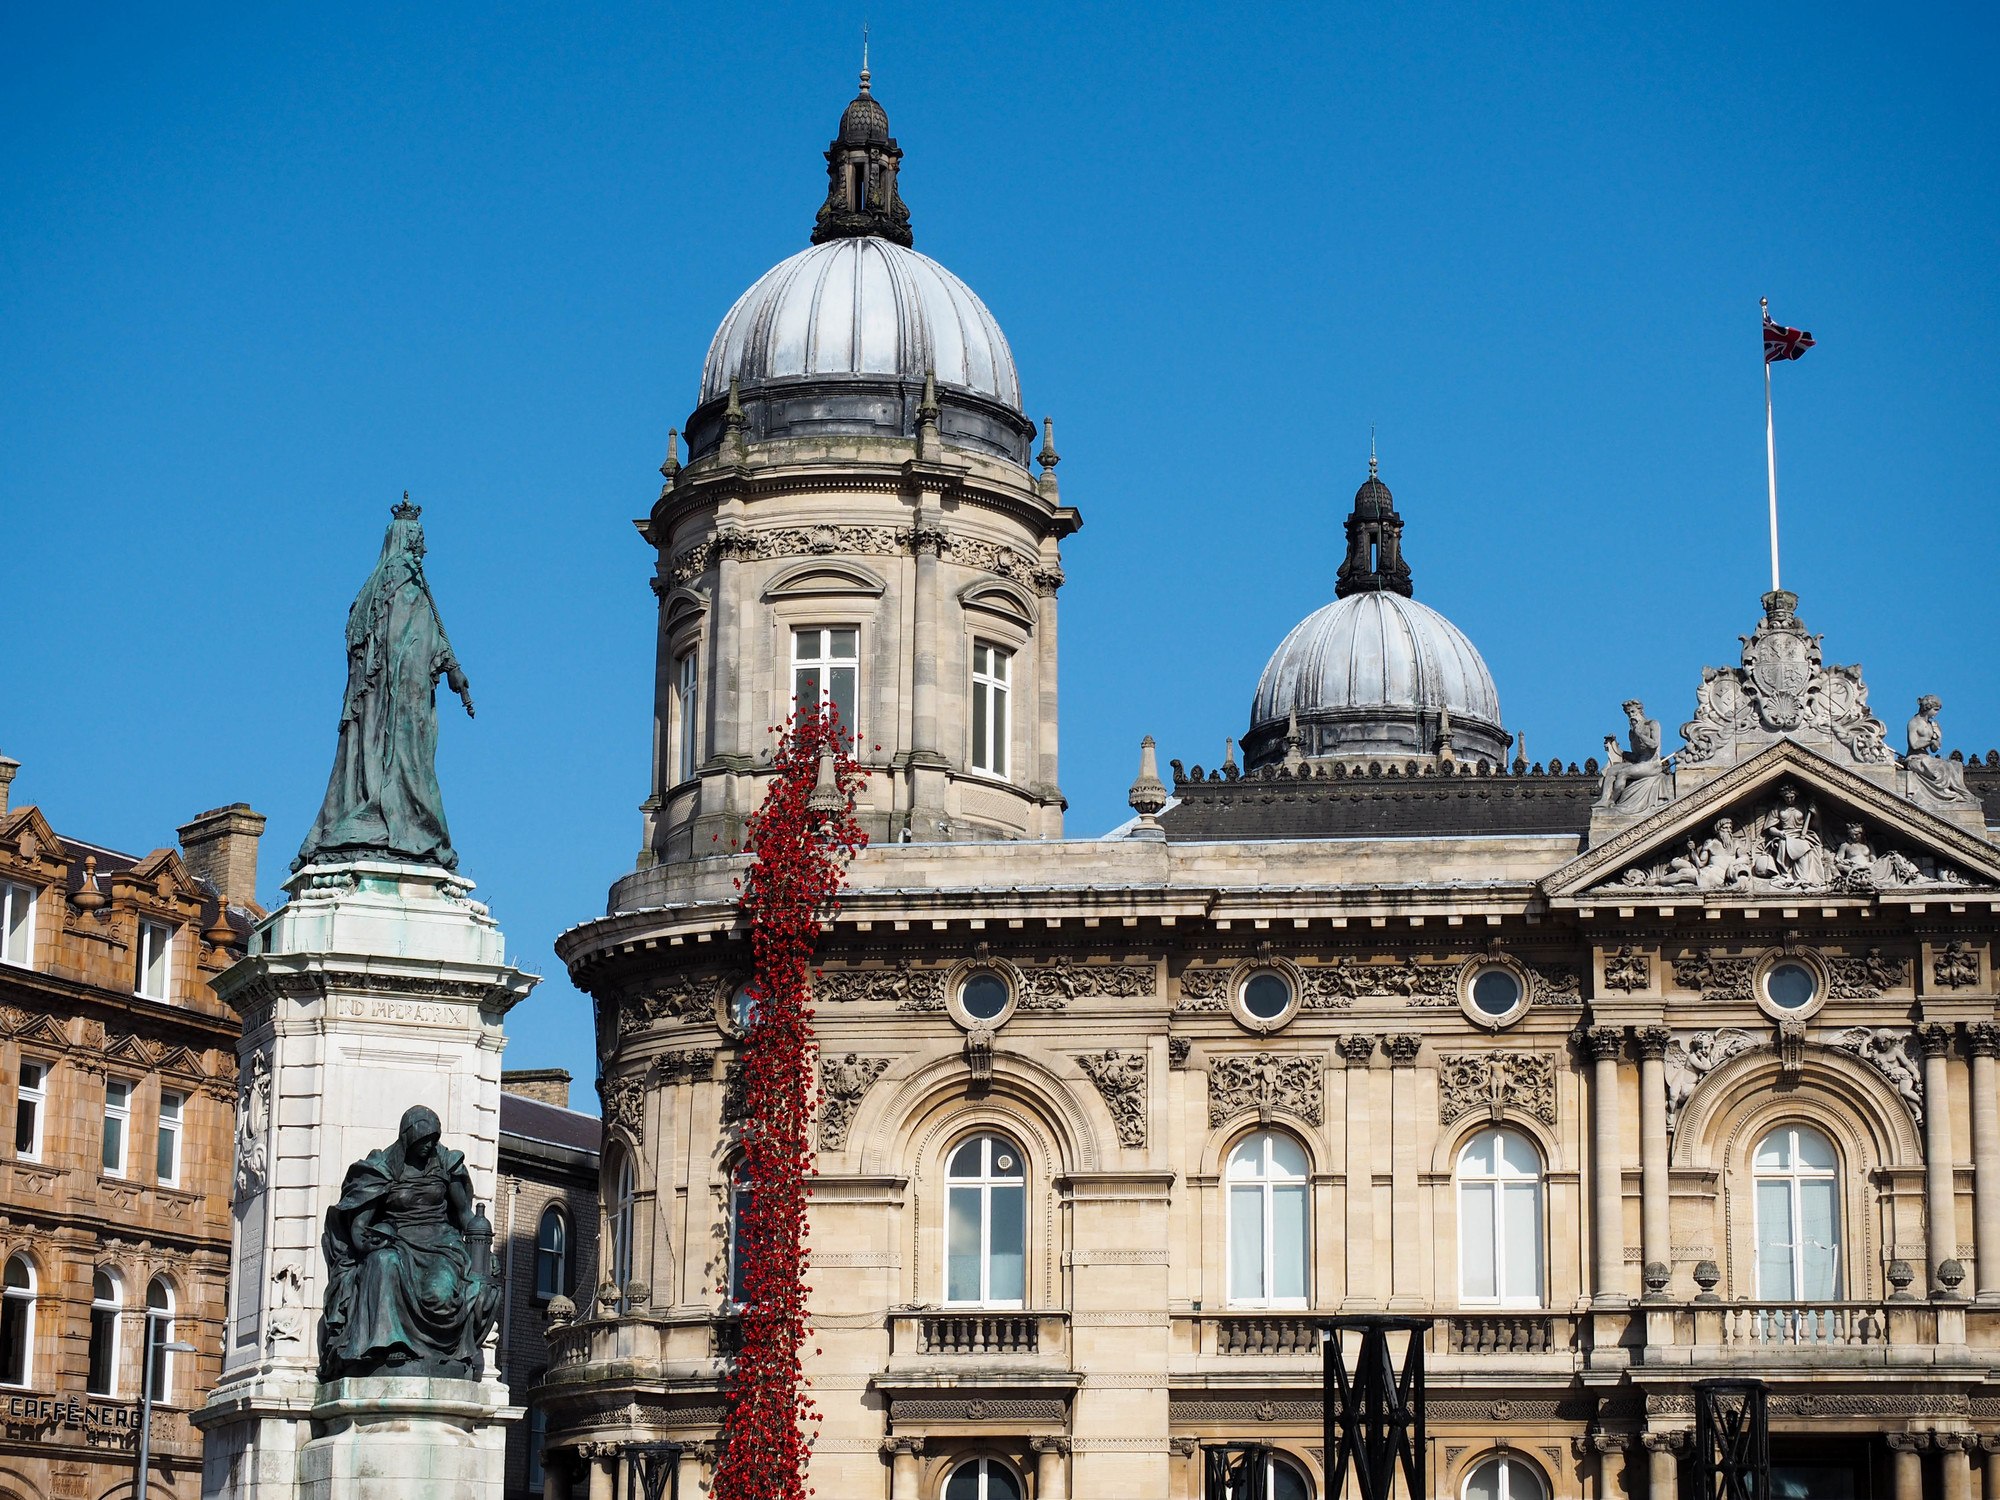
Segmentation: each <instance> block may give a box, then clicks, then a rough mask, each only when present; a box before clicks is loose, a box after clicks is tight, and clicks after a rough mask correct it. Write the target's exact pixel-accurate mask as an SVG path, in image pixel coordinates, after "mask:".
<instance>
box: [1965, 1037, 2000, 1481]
mask: <svg viewBox="0 0 2000 1500" xmlns="http://www.w3.org/2000/svg"><path fill="white" fill-rule="evenodd" d="M1965 1047H1966V1051H1967V1052H1968V1053H1969V1054H1970V1055H1971V1060H1970V1063H1969V1067H1970V1069H1971V1075H1972V1090H1971V1092H1972V1237H1973V1241H1974V1249H1975V1257H1974V1261H1973V1277H1974V1281H1973V1285H1974V1290H1975V1291H1977V1293H1978V1295H1979V1300H1980V1301H1981V1302H1988V1303H1991V1302H2000V1076H1996V1075H2000V1068H1996V1067H1995V1059H1996V1057H2000V1026H1994V1025H1992V1024H1990V1023H1988V1024H1983V1025H1978V1026H1968V1027H1966V1029H1965ZM1993 1467H1994V1466H1993V1465H1992V1464H1988V1466H1987V1468H1988V1471H1989V1472H1991V1471H1992V1469H1993ZM1990 1487H1991V1486H1990V1485H1989V1488H1990Z"/></svg>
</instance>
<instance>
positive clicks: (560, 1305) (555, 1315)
mask: <svg viewBox="0 0 2000 1500" xmlns="http://www.w3.org/2000/svg"><path fill="white" fill-rule="evenodd" d="M546 1316H547V1317H548V1320H549V1327H551V1328H567V1327H569V1325H570V1324H572V1323H574V1322H575V1321H576V1304H575V1303H574V1302H572V1301H570V1299H569V1298H567V1297H565V1296H563V1295H562V1294H561V1293H560V1292H558V1293H557V1294H556V1295H555V1296H553V1297H551V1298H549V1305H548V1307H547V1309H546Z"/></svg>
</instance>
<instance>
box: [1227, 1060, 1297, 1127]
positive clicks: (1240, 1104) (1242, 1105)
mask: <svg viewBox="0 0 2000 1500" xmlns="http://www.w3.org/2000/svg"><path fill="white" fill-rule="evenodd" d="M1325 1093H1326V1084H1325V1069H1324V1066H1323V1064H1322V1063H1321V1061H1320V1059H1319V1058H1317V1057H1300V1056H1297V1055H1290V1056H1286V1055H1281V1054H1278V1053H1272V1052H1258V1053H1255V1054H1243V1053H1236V1054H1233V1055H1231V1056H1227V1057H1212V1058H1210V1059H1209V1062H1208V1123H1209V1124H1211V1125H1220V1124H1221V1123H1222V1122H1223V1121H1224V1120H1227V1119H1229V1118H1230V1117H1231V1116H1233V1115H1237V1114H1241V1113H1242V1112H1243V1111H1245V1110H1249V1109H1254V1110H1256V1111H1257V1118H1258V1120H1259V1121H1260V1122H1263V1123H1267V1124H1268V1123H1269V1121H1270V1119H1271V1116H1272V1114H1273V1113H1274V1112H1275V1111H1277V1110H1284V1111H1285V1112H1286V1113H1287V1114H1291V1115H1296V1116H1297V1117H1298V1118H1299V1119H1301V1120H1304V1121H1306V1122H1307V1123H1308V1124H1311V1125H1317V1124H1319V1123H1320V1117H1321V1114H1322V1110H1323V1101H1324V1098H1325Z"/></svg>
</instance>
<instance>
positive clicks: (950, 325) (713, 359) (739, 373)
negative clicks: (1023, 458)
mask: <svg viewBox="0 0 2000 1500" xmlns="http://www.w3.org/2000/svg"><path fill="white" fill-rule="evenodd" d="M927 370H935V371H936V373H937V380H938V384H939V385H942V386H955V387H957V388H959V389H961V390H967V391H971V392H973V393H975V394H977V395H981V396H985V397H987V398H989V399H991V400H995V401H999V402H1002V403H1004V404H1005V405H1006V406H1008V407H1011V408H1012V409H1013V410H1015V411H1019V410H1020V409H1021V381H1020V376H1019V375H1018V374H1017V373H1016V371H1015V369H1014V355H1013V351H1012V350H1011V349H1009V347H1008V345H1007V338H1006V335H1005V334H1003V333H1002V332H1001V331H1000V325H999V323H998V322H996V321H995V319H994V317H993V314H992V313H991V312H989V311H988V310H987V307H986V304H985V303H983V302H981V301H980V300H979V298H978V296H977V295H976V294H975V293H974V292H973V290H972V289H971V288H970V287H968V286H967V285H966V284H965V283H964V282H962V281H960V280H959V279H958V278H957V277H956V276H954V275H952V273H951V272H949V271H947V270H946V269H945V268H944V267H943V266H941V265H939V264H938V263H937V262H936V261H934V260H932V259H930V257H928V256H925V255H919V254H918V253H917V252H916V251H914V250H910V249H906V248H905V247H903V246H901V245H897V244H894V243H892V242H890V241H888V240H884V239H879V238H865V239H842V240H830V241H828V242H827V243H826V244H823V245H814V246H813V247H812V248H811V249H809V250H802V251H800V252H799V253H798V254H797V255H794V256H792V257H791V258H790V259H789V260H785V261H782V262H780V263H779V264H778V265H776V266H774V267H772V268H771V269H770V270H769V271H767V272H765V274H764V275H763V276H761V277H760V278H758V280H757V282H756V284H755V285H754V286H752V287H751V288H750V290H749V291H747V292H745V293H744V294H743V295H742V296H741V297H740V298H738V299H737V302H736V305H735V306H734V307H732V308H731V309H730V310H729V314H728V316H727V317H725V318H724V319H723V320H722V325H721V327H719V328H718V329H717V330H716V333H715V338H714V340H713V341H712V342H711V343H710V345H709V349H708V358H707V360H706V361H705V362H704V363H703V365H702V373H701V399H702V400H703V401H710V400H713V399H715V398H716V397H719V396H722V395H725V394H727V392H728V390H729V381H730V378H731V377H732V376H733V377H735V378H736V379H737V380H738V381H739V382H740V383H741V385H742V386H744V387H745V388H748V387H751V386H754V385H756V384H758V383H759V382H761V381H765V380H782V379H788V378H797V377H801V376H815V375H827V376H839V375H872V376H889V377H892V378H901V379H906V380H910V381H921V380H922V379H923V378H924V374H925V372H926V371H927Z"/></svg>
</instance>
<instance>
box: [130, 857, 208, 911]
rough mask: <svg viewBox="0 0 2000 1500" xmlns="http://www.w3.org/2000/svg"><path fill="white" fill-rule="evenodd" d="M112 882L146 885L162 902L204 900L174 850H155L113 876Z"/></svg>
mask: <svg viewBox="0 0 2000 1500" xmlns="http://www.w3.org/2000/svg"><path fill="white" fill-rule="evenodd" d="M113 881H114V884H117V885H143V886H145V887H147V889H149V890H150V891H151V892H152V893H153V895H154V896H156V897H157V898H158V899H159V900H162V901H171V900H173V899H175V898H176V897H179V898H181V899H183V900H188V901H199V900H200V899H201V888H200V887H199V886H197V885H196V884H195V883H194V878H193V877H192V876H191V875H189V874H188V870H187V866H186V865H185V864H183V863H182V862H181V857H180V855H179V854H177V853H175V852H174V851H173V850H172V849H155V850H154V851H153V852H152V853H151V854H148V855H147V856H146V857H145V858H144V859H142V860H140V861H139V862H138V863H137V864H135V865H133V866H132V868H131V869H129V870H125V871H123V872H121V873H120V874H118V875H116V876H114V877H113Z"/></svg>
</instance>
